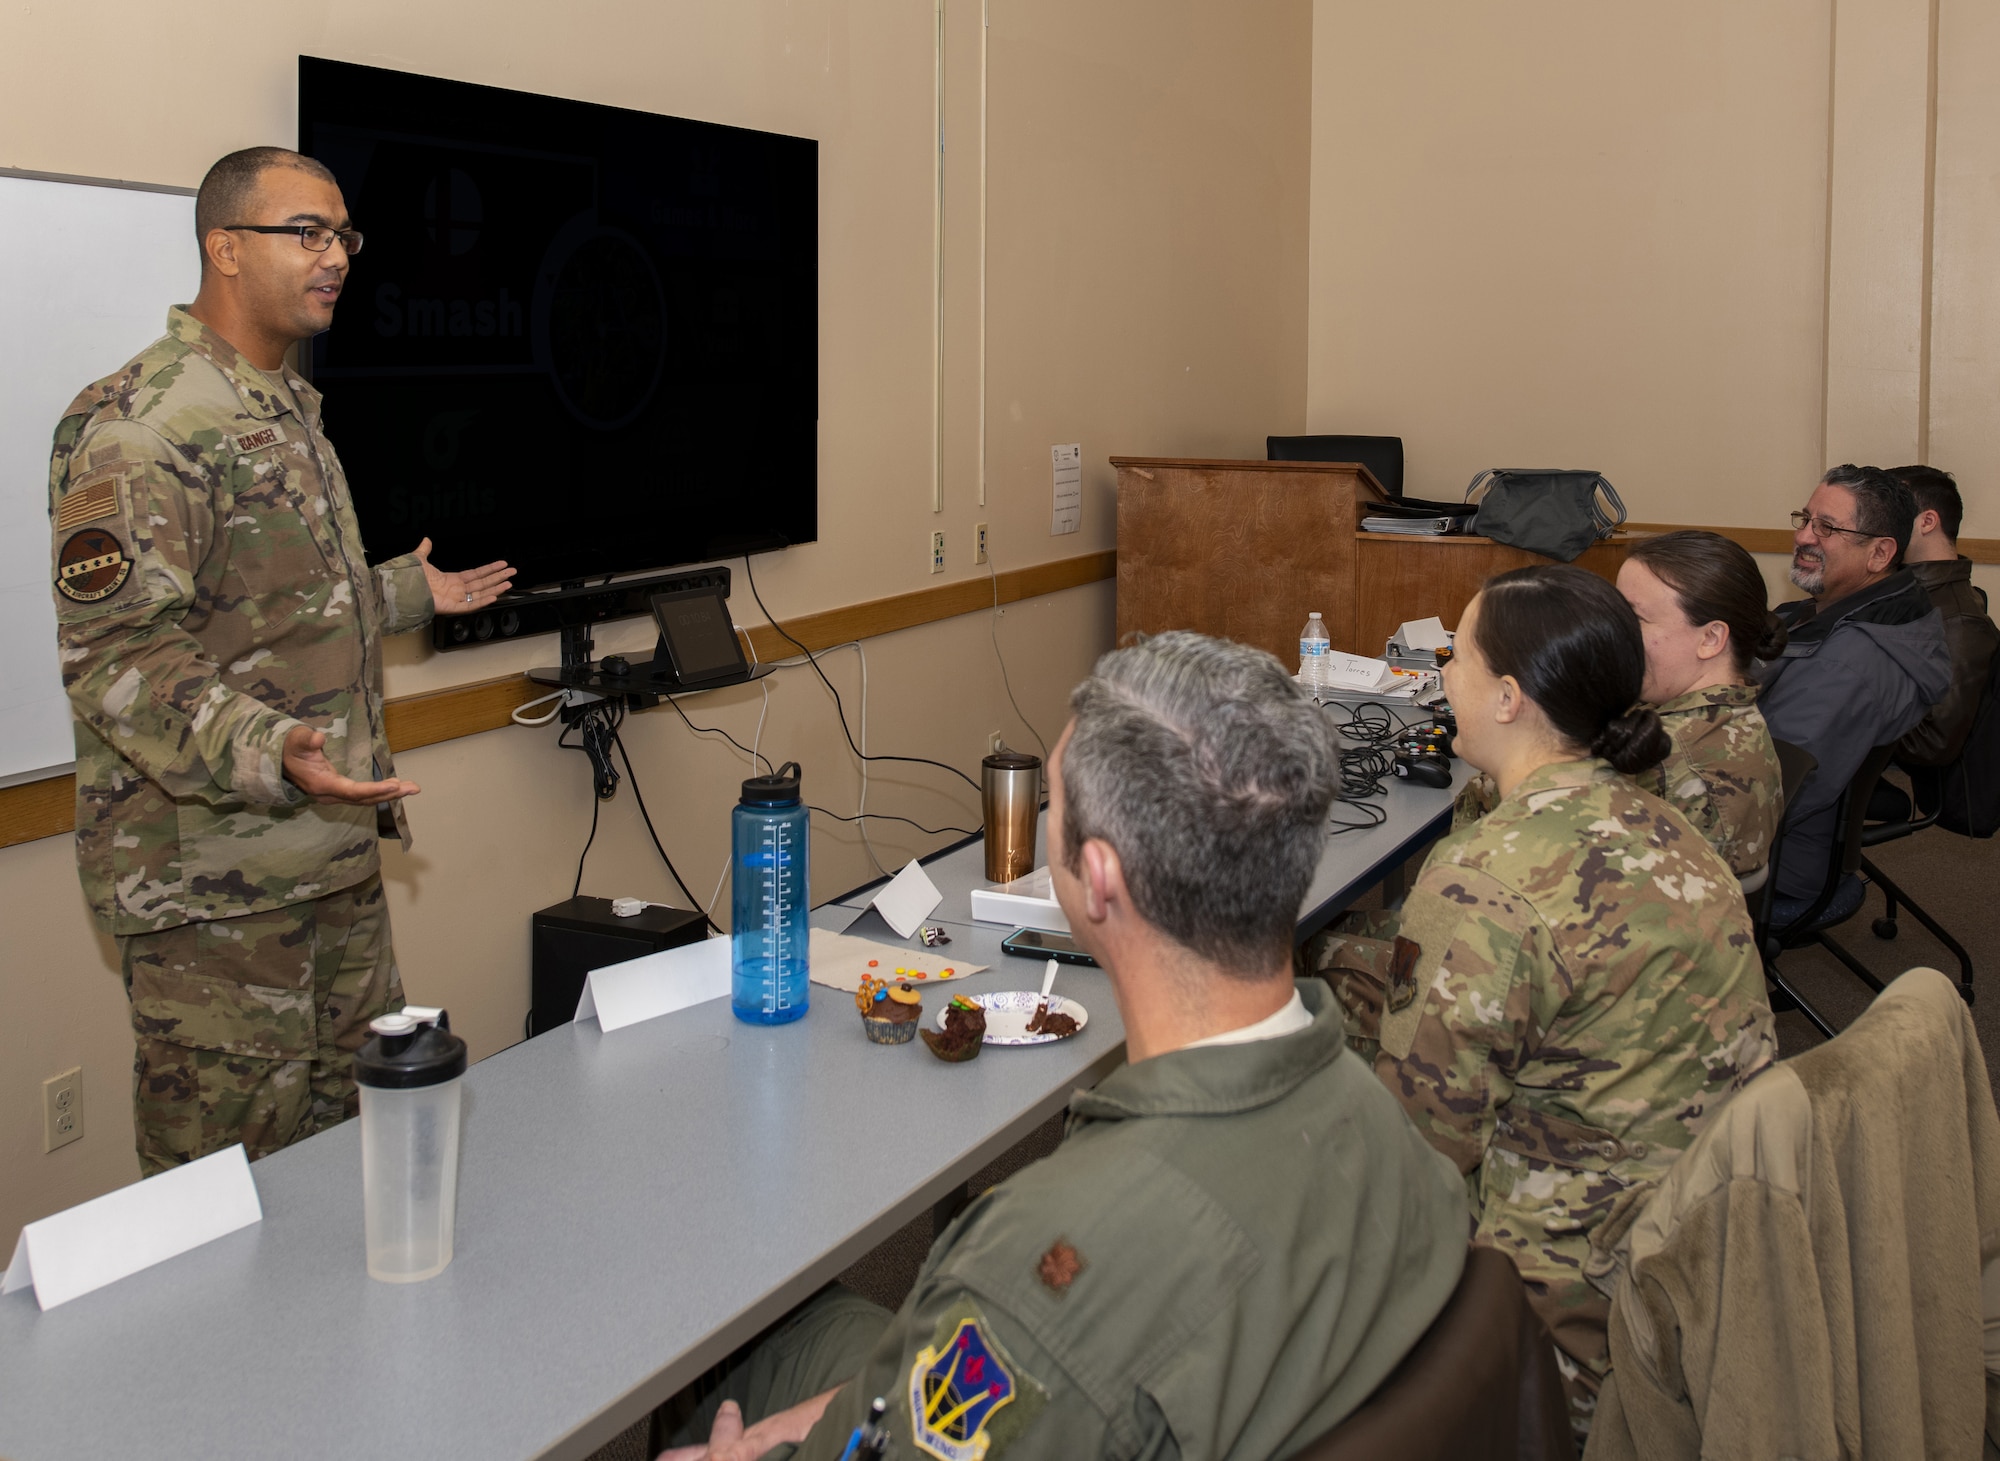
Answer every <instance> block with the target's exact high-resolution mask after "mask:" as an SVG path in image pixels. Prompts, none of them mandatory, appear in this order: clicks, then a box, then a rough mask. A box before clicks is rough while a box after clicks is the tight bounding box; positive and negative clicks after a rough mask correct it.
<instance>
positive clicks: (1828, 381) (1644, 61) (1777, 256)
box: [1307, 0, 2000, 590]
mask: <svg viewBox="0 0 2000 1461" xmlns="http://www.w3.org/2000/svg"><path fill="white" fill-rule="evenodd" d="M1836 9H1837V14H1836ZM1934 13H1935V15H1936V17H1937V31H1936V36H1935V38H1934V37H1933V32H1932V17H1933V14H1934ZM1313 50H1314V63H1313V64H1314V71H1313V164H1312V167H1313V194H1312V208H1313V219H1312V283H1311V301H1312V302H1311V323H1310V335H1309V341H1308V347H1307V352H1308V366H1307V419H1308V423H1309V429H1311V430H1314V431H1364V432H1377V431H1379V432H1388V433H1399V434H1401V435H1402V436H1403V437H1404V440H1405V447H1406V451H1407V452H1408V457H1409V479H1408V489H1409V490H1410V491H1411V492H1413V493H1415V494H1419V495H1425V496H1433V497H1456V496H1458V495H1459V494H1460V493H1462V491H1463V489H1464V487H1465V484H1466V482H1467V481H1468V480H1469V479H1470V478H1471V476H1472V475H1473V473H1474V472H1476V471H1478V470H1479V469H1480V468H1482V467H1488V466H1504V465H1519V466H1590V467H1597V468H1600V469H1601V470H1603V471H1604V472H1605V473H1606V474H1607V475H1608V476H1609V477H1610V478H1611V480H1612V481H1613V482H1614V483H1615V484H1616V485H1617V486H1618V488H1619V490H1620V491H1621V493H1622V494H1623V495H1624V498H1625V501H1626V503H1627V504H1628V505H1629V507H1630V509H1631V513H1632V516H1633V517H1634V518H1635V519H1638V520H1641V521H1653V522H1679V523H1695V524H1703V523H1709V524H1726V525H1734V526H1750V527H1782V526H1783V525H1784V517H1785V514H1786V513H1787V512H1789V511H1790V510H1791V509H1792V508H1794V507H1796V506H1798V505H1799V504H1800V502H1802V501H1803V499H1804V497H1805V495H1806V494H1807V492H1809V491H1810V489H1811V486H1812V483H1813V482H1814V480H1815V479H1816V477H1817V474H1818V473H1819V471H1820V470H1821V469H1822V468H1823V466H1824V465H1826V464H1828V463H1832V462H1841V461H1863V462H1875V463H1877V464H1879V465H1883V466H1895V465H1900V464H1902V463H1904V462H1907V461H1911V460H1916V459H1923V458H1925V457H1926V455H1927V459H1928V460H1930V461H1932V462H1935V463H1936V464H1938V465H1940V466H1944V467H1947V468H1951V469H1953V470H1955V471H1957V472H1958V473H1959V475H1960V478H1961V481H1962V482H1963V484H1964V486H1965V487H1966V490H1967V496H1968V499H1969V502H1968V511H1967V515H1966V523H1965V528H1964V531H1965V533H1966V534H1968V535H1970V536H1975V537H1990V536H1995V535H2000V500H1996V493H1995V490H1994V489H1995V487H1996V486H2000V471H1996V468H2000V432H1996V430H1995V428H1996V426H2000V420H1996V417H2000V406H1997V405H1996V402H2000V374H1997V373H2000V289H1996V286H1995V283H1994V278H1993V269H1992V260H1993V258H1994V245H1995V243H1996V242H2000V190H1996V189H1995V188H1994V186H1993V178H1994V176H1995V173H1996V171H2000V101H1996V97H2000V22H1996V20H1995V17H1994V14H1993V10H1992V7H1991V6H1990V5H1989V4H1984V3H1981V0H1938V3H1937V4H1936V5H1935V6H1933V5H1932V4H1931V3H1930V0H1839V3H1838V5H1837V7H1836V4H1835V3H1834V0H1689V3H1686V4H1681V5H1673V6H1651V7H1645V6H1600V5H1594V4H1589V3H1585V0H1527V3H1523V4H1514V5H1493V4H1468V5H1456V6H1449V7H1443V8H1440V7H1435V6H1388V5H1374V4H1369V3H1366V0H1317V4H1316V6H1315V10H1314V31H1313ZM1933 98H1934V99H1935V106H1934V107H1933ZM1933 117H1934V118H1935V123H1934V125H1933ZM1933 158H1934V168H1933ZM1933 172H1934V178H1935V186H1934V187H1933ZM1765 566H1766V569H1767V574H1769V575H1770V576H1771V577H1773V579H1774V580H1775V581H1777V582H1779V583H1782V571H1783V568H1784V560H1783V559H1781V558H1776V557H1773V558H1770V559H1768V560H1767V561H1766V564H1765ZM1977 577H1978V579H1979V580H1980V581H1982V582H1988V583H1989V587H1991V588H1994V589H1996V590H2000V571H1996V570H1994V569H1991V568H1982V569H1980V570H1978V574H1977Z"/></svg>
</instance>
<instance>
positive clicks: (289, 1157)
mask: <svg viewBox="0 0 2000 1461" xmlns="http://www.w3.org/2000/svg"><path fill="white" fill-rule="evenodd" d="M1386 807H1387V810H1388V813H1389V820H1388V821H1387V822H1386V823H1385V824H1384V825H1382V826H1380V827H1377V828H1373V829H1371V830H1369V831H1366V832H1352V833H1348V834H1345V835H1342V836H1338V837H1332V838H1330V839H1329V840H1328V844H1327V853H1326V857H1325V859H1324V860H1323V861H1322V863H1321V866H1320V869H1319V876H1318V878H1317V879H1316V880H1315V882H1314V884H1313V890H1314V891H1313V896H1312V897H1310V898H1308V900H1307V906H1306V907H1305V909H1303V910H1302V927H1303V926H1304V924H1307V923H1311V924H1313V926H1314V927H1317V926H1320V925H1323V924H1324V923H1325V922H1327V921H1328V920H1329V919H1331V918H1332V917H1333V916H1334V914H1336V913H1337V912H1338V911H1339V910H1340V908H1341V907H1343V906H1345V902H1346V901H1348V900H1351V899H1352V898H1353V897H1354V896H1357V895H1358V894H1359V893H1360V892H1362V891H1363V890H1365V889H1366V888H1367V887H1369V886H1371V885H1372V884H1373V883H1374V882H1377V881H1380V880H1381V879H1382V878H1383V877H1384V876H1385V874H1386V873H1388V872H1389V871H1390V870H1392V869H1393V868H1395V867H1398V866H1400V865H1401V864H1402V862H1403V861H1404V860H1405V859H1406V858H1407V857H1408V856H1409V855H1410V854H1411V853H1412V852H1414V851H1417V850H1419V849H1421V847H1422V846H1423V845H1424V844H1425V843H1426V842H1428V841H1429V840H1430V839H1432V838H1434V837H1435V836H1437V835H1438V834H1439V833H1440V832H1442V831H1443V830H1444V828H1445V826H1446V825H1447V824H1448V819H1449V815H1450V796H1449V793H1446V792H1440V791H1430V790H1426V789H1422V788H1416V787H1407V786H1403V785H1400V784H1399V785H1396V786H1393V787H1392V788H1391V789H1390V792H1389V795H1388V797H1387V798H1386ZM980 863H981V849H980V847H979V846H978V845H977V844H976V843H974V844H970V845H966V846H962V847H959V848H957V849H953V850H951V851H950V852H948V853H947V854H946V855H944V856H942V857H939V858H937V859H936V860H934V861H933V862H932V863H930V864H929V869H930V873H931V876H932V878H933V879H934V880H935V881H936V882H937V883H938V886H939V889H940V891H941V892H943V893H944V895H945V899H944V902H943V904H942V905H940V907H939V909H938V911H937V913H936V914H934V915H933V917H932V920H931V921H933V922H936V923H940V924H943V925H944V926H945V927H946V928H947V929H948V930H949V931H950V932H951V935H952V938H953V943H952V946H951V952H952V953H954V954H957V955H959V956H960V957H962V958H964V959H966V960H967V961H969V962H973V963H983V964H989V965H992V966H994V967H993V968H992V970H991V971H990V972H988V973H985V974H980V975H975V976H973V977H972V978H970V979H968V980H967V981H965V983H964V984H963V985H962V986H959V987H961V988H963V989H965V990H967V991H970V992H977V991H979V990H990V989H1009V988H1021V987H1032V986H1033V984H1034V982H1035V981H1036V980H1037V976H1038V974H1039V966H1038V965H1035V964H1033V963H1030V962H1027V961H1023V960H1017V959H1014V958H1011V957H1008V956H1006V955H1003V954H1002V953H1001V952H1000V947H999V944H1000V939H1001V938H1002V937H1003V936H1004V935H1005V934H1006V932H1007V930H1006V929H1004V928H1001V927H998V926H996V925H990V924H974V923H971V922H970V921H969V915H970V907H969V904H968V903H967V901H966V893H967V891H968V890H969V889H970V888H971V886H972V883H973V880H975V879H976V878H978V876H979V873H980V870H981V869H980ZM856 897H857V895H849V896H848V897H847V898H845V899H842V900H839V902H838V903H836V904H832V905H828V906H826V907H823V908H821V909H819V910H817V911H816V912H815V913H814V915H813V921H814V923H815V925H816V926H823V927H830V928H841V927H845V926H846V925H847V924H848V923H849V922H850V921H852V919H853V918H854V916H855V907H856ZM860 901H861V902H865V897H863V898H861V899H860ZM1307 931H1308V932H1309V931H1310V930H1307ZM1059 988H1060V989H1061V990H1062V992H1064V993H1066V994H1068V995H1070V996H1073V997H1074V998H1077V999H1079V1000H1081V1001H1082V1002H1083V1004H1084V1005H1085V1007H1086V1008H1087V1009H1088V1010H1089V1012H1090V1021H1089V1024H1088V1025H1087V1026H1086V1027H1085V1028H1084V1030H1083V1032H1082V1033H1080V1034H1079V1035H1077V1036H1076V1037H1075V1038H1073V1039H1070V1040H1066V1041H1062V1042H1060V1043H1058V1044H1055V1045H1049V1046H1041V1047H1036V1048H1029V1049H992V1050H987V1051H985V1052H983V1053H982V1054H981V1056H980V1058H979V1059H978V1060H975V1061H972V1062H971V1063H969V1064H966V1065H945V1064H943V1063H941V1062H939V1061H936V1060H933V1059H932V1058H931V1057H930V1055H929V1053H928V1052H927V1051H926V1050H925V1049H924V1048H923V1046H922V1045H921V1044H917V1043H913V1044H910V1045H905V1046H894V1047H882V1046H875V1045H870V1044H869V1043H868V1042H867V1041H866V1040H865V1039H863V1037H862V1034H861V1031H860V1028H859V1024H860V1022H859V1019H858V1018H857V1017H856V1015H855V1014H854V1012H853V1007H852V1004H851V1002H850V1000H849V997H848V996H847V995H844V994H840V993H838V992H836V991H833V990H828V989H821V988H818V987H815V988H814V990H813V1008H812V1012H811V1013H810V1014H809V1015H808V1016H807V1017H806V1018H805V1019H803V1020H800V1021H798V1022H797V1023H796V1024H792V1025H786V1026H779V1027H777V1028H774V1029H761V1028H758V1027H756V1026H751V1025H746V1024H742V1023H739V1022H738V1021H737V1020H735V1019H734V1018H733V1017H732V1016H731V1014H730V1012H729V1004H728V1001H726V1000H716V1001H712V1002H710V1003H708V1004H705V1005H698V1006H696V1007H694V1008H692V1009H687V1010H682V1011H681V1012H679V1013H678V1014H673V1015H668V1016H665V1017H663V1018H660V1019H656V1020H651V1021H648V1022H646V1023H644V1024H640V1025H634V1026H630V1027H628V1028H626V1029H623V1030H618V1031H614V1032H613V1033H611V1034H609V1035H606V1034H603V1033H602V1032H600V1031H599V1029H598V1027H597V1024H596V1022H595V1021H589V1022H586V1023H584V1024H581V1025H569V1026H565V1027H563V1028H562V1029H559V1030H553V1031H550V1032H549V1033H547V1034H544V1035H542V1036H540V1037H538V1038H536V1039H534V1040H530V1041H527V1042H524V1043H523V1044H520V1045H516V1046H514V1047H513V1048H511V1049H509V1050H505V1051H503V1052H501V1053H500V1054H498V1055H495V1056H493V1057H491V1058H489V1059H487V1060H483V1061H481V1062H480V1063H479V1064H478V1065H476V1066H474V1067H473V1068H472V1070H471V1071H470V1072H468V1074H467V1075H466V1078H465V1081H466V1096H465V1101H466V1105H465V1132H464V1138H463V1151H462V1154H461V1160H460V1177H459V1206H458V1230H457V1252H456V1256H455V1258H454V1261H453V1262H452V1265H451V1266H450V1267H449V1268H447V1269H446V1270H445V1271H444V1272H443V1273H442V1274H440V1275H439V1276H438V1277H436V1278H434V1279H431V1280H430V1281H428V1282H426V1283H420V1284H412V1285H408V1286H392V1285H388V1284H380V1283H375V1282H373V1281H372V1280H370V1279H369V1277H368V1275H367V1270H366V1266H365V1263H364V1259H363V1251H362V1249H363V1244H362V1231H361V1154H360V1132H359V1129H358V1127H357V1126H356V1125H355V1124H354V1123H349V1124H347V1125H345V1126H342V1127H339V1128H337V1129H335V1130H333V1131H330V1132H326V1133H324V1134H322V1135H320V1136H316V1137H314V1138H312V1139H311V1140H310V1141H306V1142H302V1143H300V1144H299V1145H298V1146H295V1147H292V1148H289V1149H287V1150H285V1151H282V1152H278V1153H276V1154H275V1155H273V1156H270V1157H267V1158H265V1159H264V1160H263V1161H261V1162H259V1163H257V1165H256V1166H255V1167H254V1168H253V1169H252V1170H253V1172H254V1173H255V1176H256V1181H257V1189H258V1193H259V1196H260V1197H261V1199H262V1202H263V1208H264V1220H263V1221H262V1222H261V1223H258V1224H257V1225H255V1226H254V1227H250V1228H246V1229H244V1230H242V1231H240V1232H236V1233H232V1234H230V1235H229V1236H228V1237H225V1238H222V1239H219V1240H217V1241H216V1242H213V1243H210V1244H208V1245H207V1246H205V1247H202V1248H199V1249H196V1250H195V1251H194V1252H192V1253H188V1254H184V1255H183V1256H181V1257H179V1258H176V1259H173V1260H171V1261H169V1262H166V1263H163V1264H160V1265H158V1266H156V1267H154V1268H151V1269H148V1270H146V1271H144V1272H142V1273H139V1274H135V1275H134V1276H132V1277H131V1278H127V1279H124V1280H122V1281H121V1282H119V1283H116V1284H113V1285H112V1286H110V1287H109V1288H105V1289H100V1290H99V1291H97V1292H96V1293H93V1294H88V1295H85V1296H84V1297H82V1298H80V1299H75V1300H72V1301H71V1302H70V1303H68V1304H65V1305H62V1306H60V1307H58V1308H56V1309H53V1310H51V1311H50V1312H48V1313H46V1314H44V1313H41V1312H39V1311H38V1310H37V1308H36V1306H35V1302H34V1299H33V1296H32V1295H31V1294H29V1293H27V1292H25V1291H24V1292H21V1293H15V1294H10V1295H7V1296H5V1297H4V1298H0V1457H6V1458H8V1461H45V1458H58V1457H60V1458H70V1457H81V1456H90V1457H97V1456H146V1457H149V1458H157V1461H169V1458H177V1457H190V1458H193V1457H199V1458H203V1461H230V1458H237V1457H241V1458H245V1461H269V1458H271V1457H274V1456H283V1457H287V1458H317V1457H329V1458H334V1457H337V1458H373V1457H380V1456H413V1457H424V1458H426V1461H445V1458H458V1457H466V1458H473V1457H477V1458H486V1461H505V1458H515V1457H543V1456H546V1457H564V1458H567V1457H581V1456H586V1455H588V1454H589V1453H590V1452H591V1451H592V1450H594V1449H596V1448H597V1447H599V1446H602V1445H603V1444H604V1443H605V1442H607V1441H608V1440H610V1439H611V1438H612V1437H613V1436H615V1435H617V1434H618V1433H619V1432H620V1431H622V1430H624V1429H625V1428H626V1427H628V1426H630V1425H631V1424H632V1423H633V1422H634V1421H635V1420H637V1419H639V1418H640V1417H641V1416H643V1415H644V1414H645V1413H646V1412H647V1411H648V1410H650V1409H651V1408H652V1407H653V1406H654V1405H656V1404H658V1403H659V1402H660V1401H662V1400H664V1399H666V1398H667V1397H668V1396H670V1395H672V1394H673V1393H674V1392H675V1391H677V1390H679V1389H680V1388H681V1387H682V1386H683V1385H685V1384H686V1383H687V1382H688V1381H690V1380H692V1379H693V1378H694V1377H696V1376H697V1375H699V1374H700V1373H701V1372H702V1371H704V1370H706V1369H707V1368H709V1367H710V1366H711V1365H713V1364H714V1363H715V1362H716V1361H718V1360H719V1359H721V1358H722V1357H723V1356H725V1355H727V1354H728V1353H729V1352H730V1351H731V1350H733V1349H735V1348H736V1347H737V1346H738V1345H740V1344H742V1343H743V1342H744V1341H746V1340H748V1339H750V1338H751V1337H753V1336H754V1335H756V1334H757V1333H758V1332H759V1331H760V1330H762V1329H763V1328H765V1327H766V1326H768V1325H769V1324H770V1323H772V1322H773V1321H774V1320H776V1319H777V1318H778V1317H779V1316H781V1315H782V1314H784V1313H785V1312H786V1311H787V1310H788V1309H790V1308H791V1307H793V1306H794V1305H795V1304H797V1303H799V1302H800V1301H801V1300H803V1299H805V1298H806V1297H808V1296H809V1295H811V1294H812V1293H813V1292H815V1291H816V1290H817V1289H819V1288H820V1287H821V1286H822V1285H824V1284H825V1283H827V1282H828V1281H829V1280H831V1279H832V1278H833V1276H834V1275H835V1274H837V1273H839V1272H840V1271H841V1270H842V1269H843V1268H846V1267H847V1266H848V1265H849V1264H851V1263H853V1262H854V1261H855V1260H856V1259H857V1258H859V1257H860V1256H861V1255H862V1254H863V1253H865V1252H867V1251H868V1250H869V1249H870V1248H871V1247H873V1246H874V1245H875V1244H877V1243H878V1242H880V1241H881V1240H882V1239H883V1238H884V1237H886V1236H887V1235H888V1234H889V1233H891V1232H893V1231H895V1230H896V1229H897V1228H899V1227H901V1226H902V1225H903V1224H904V1223H906V1222H908V1221H909V1220H910V1219H911V1218H913V1217H914V1216H916V1215H917V1214H918V1213H920V1212H922V1211H923V1210H924V1209H925V1208H927V1207H931V1206H933V1205H935V1204H939V1203H948V1202H949V1201H950V1200H951V1199H952V1197H953V1195H954V1194H955V1193H960V1192H962V1191H963V1189H964V1184H965V1182H966V1181H967V1179H968V1178H969V1177H971V1176H972V1174H973V1173H975V1172H977V1171H978V1170H979V1169H980V1168H981V1167H983V1166H985V1165H986V1164H987V1163H988V1162H990V1161H991V1160H993V1159H994V1158H995V1157H997V1156H999V1155H1000V1154H1001V1153H1002V1152H1004V1151H1006V1150H1007V1149H1008V1148H1009V1147H1011V1146H1013V1145H1014V1144H1015V1143H1017V1142H1018V1141H1020V1140H1021V1139H1022V1138H1023V1137H1024V1136H1026V1135H1027V1134H1028V1133H1029V1132H1031V1131H1032V1130H1034V1129H1035V1127H1037V1126H1039V1125H1040V1124H1041V1123H1042V1122H1044V1121H1046V1120H1047V1119H1048V1118H1049V1117H1050V1116H1052V1115H1053V1114H1055V1113H1056V1112H1057V1111H1059V1110H1061V1109H1062V1107H1063V1106H1064V1104H1065V1103H1066V1102H1067V1101H1068V1099H1069V1096H1070V1093H1071V1092H1072V1091H1073V1090H1075V1089H1076V1088H1078V1087H1083V1086H1089V1085H1092V1084H1094V1083H1095V1082H1097V1081H1098V1080H1100V1079H1102V1078H1103V1077H1104V1076H1105V1075H1106V1074H1107V1073H1109V1072H1110V1071H1111V1070H1113V1069H1114V1068H1115V1067H1116V1066H1117V1065H1118V1064H1119V1062H1120V1061H1121V1060H1122V1059H1123V1054H1124V1028H1123V1026H1122V1024H1121V1023H1120V1021H1119V1018H1118V1010H1117V1008H1116V1006H1115V1005H1114V1004H1113V1003H1112V1001H1111V997H1110V992H1109V990H1108V988H1107V986H1106V983H1105V979H1104V976H1103V974H1102V973H1100V972H1098V971H1096V970H1090V969H1078V970H1073V971H1069V972H1067V973H1066V975H1065V977H1064V979H1063V981H1062V983H1061V984H1060V986H1059ZM927 1004H930V1005H934V1004H935V999H932V1000H930V1001H927Z"/></svg>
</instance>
